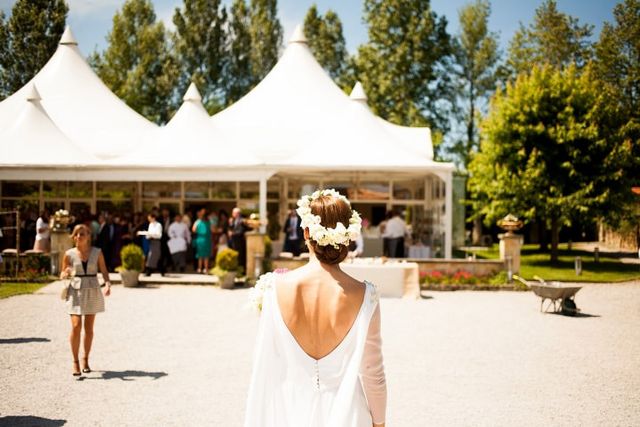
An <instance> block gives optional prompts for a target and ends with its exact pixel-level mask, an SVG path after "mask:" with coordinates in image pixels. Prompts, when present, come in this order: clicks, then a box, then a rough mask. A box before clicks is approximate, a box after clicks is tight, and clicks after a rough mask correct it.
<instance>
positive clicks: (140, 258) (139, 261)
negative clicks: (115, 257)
mask: <svg viewBox="0 0 640 427" xmlns="http://www.w3.org/2000/svg"><path fill="white" fill-rule="evenodd" d="M120 259H121V260H122V269H123V270H135V271H142V270H143V269H144V252H142V249H141V248H140V246H138V245H134V244H133V243H132V244H129V245H127V246H125V247H124V248H122V250H121V251H120Z"/></svg>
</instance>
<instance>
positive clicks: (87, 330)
mask: <svg viewBox="0 0 640 427" xmlns="http://www.w3.org/2000/svg"><path fill="white" fill-rule="evenodd" d="M95 321H96V315H95V314H87V315H85V316H84V341H83V348H84V367H85V368H89V353H90V352H91V344H92V343H93V324H94V323H95Z"/></svg>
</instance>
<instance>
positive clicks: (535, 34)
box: [507, 0, 593, 77]
mask: <svg viewBox="0 0 640 427" xmlns="http://www.w3.org/2000/svg"><path fill="white" fill-rule="evenodd" d="M592 33H593V25H588V24H587V25H580V23H579V20H578V18H575V17H573V16H570V15H567V14H565V13H562V12H560V11H558V8H557V5H556V2H555V0H546V1H545V2H544V3H543V4H542V5H540V7H538V8H537V9H536V13H535V17H534V19H533V22H532V23H531V24H530V25H529V26H528V27H525V26H523V25H522V24H520V29H519V30H518V31H516V33H515V35H514V36H513V39H512V40H511V43H510V45H509V56H508V58H507V68H508V70H509V71H510V73H511V76H512V77H515V76H516V75H518V74H519V73H523V72H528V71H529V70H531V67H532V65H536V64H538V65H540V64H546V63H548V64H551V65H552V66H554V67H565V66H567V65H570V64H576V65H577V66H578V67H583V66H585V65H586V64H587V62H588V61H589V59H590V58H591V55H592V48H591V42H590V40H589V39H590V37H591V35H592Z"/></svg>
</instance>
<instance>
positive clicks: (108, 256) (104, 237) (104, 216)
mask: <svg viewBox="0 0 640 427" xmlns="http://www.w3.org/2000/svg"><path fill="white" fill-rule="evenodd" d="M98 223H99V224H100V229H99V231H98V239H97V241H96V246H97V247H99V248H100V249H102V255H103V256H104V263H105V264H106V265H107V269H108V270H109V271H113V268H114V260H113V258H112V255H113V251H112V247H113V238H114V234H115V229H114V226H113V221H112V220H111V217H110V216H109V214H108V213H101V214H100V216H98Z"/></svg>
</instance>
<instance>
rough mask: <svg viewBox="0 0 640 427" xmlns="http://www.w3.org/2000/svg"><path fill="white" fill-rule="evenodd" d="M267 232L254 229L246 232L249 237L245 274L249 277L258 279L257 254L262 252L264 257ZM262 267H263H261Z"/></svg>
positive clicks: (247, 237)
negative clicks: (256, 271) (256, 272)
mask: <svg viewBox="0 0 640 427" xmlns="http://www.w3.org/2000/svg"><path fill="white" fill-rule="evenodd" d="M265 236H266V234H265V233H259V232H257V231H252V232H249V233H246V234H245V238H246V239H247V271H246V272H245V274H246V275H247V278H249V279H256V278H257V277H255V270H256V254H261V255H262V256H263V257H264V238H265ZM261 268H262V267H261Z"/></svg>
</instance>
